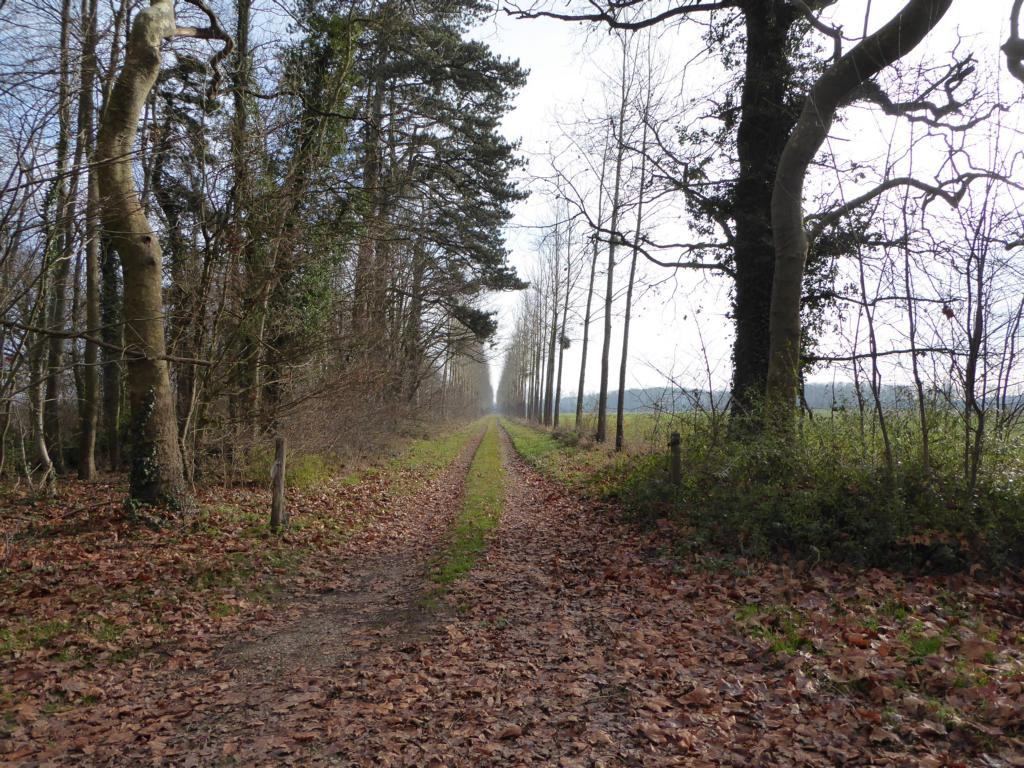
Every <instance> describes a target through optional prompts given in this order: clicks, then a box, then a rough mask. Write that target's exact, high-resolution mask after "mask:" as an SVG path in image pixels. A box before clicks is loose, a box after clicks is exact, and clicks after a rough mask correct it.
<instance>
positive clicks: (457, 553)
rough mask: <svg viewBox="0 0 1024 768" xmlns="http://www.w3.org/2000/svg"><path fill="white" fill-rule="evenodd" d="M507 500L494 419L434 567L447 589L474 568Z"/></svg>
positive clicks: (441, 587)
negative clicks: (453, 522) (445, 543)
mask: <svg viewBox="0 0 1024 768" xmlns="http://www.w3.org/2000/svg"><path fill="white" fill-rule="evenodd" d="M504 500H505V469H504V467H503V466H502V461H501V447H500V445H499V443H498V427H497V421H496V420H494V419H492V420H491V421H490V423H488V425H487V432H486V433H485V434H484V437H483V440H482V441H481V442H480V445H479V447H478V448H477V450H476V455H475V456H474V457H473V462H472V464H470V467H469V474H468V475H467V476H466V481H465V485H464V487H463V496H462V507H461V509H460V510H459V512H458V514H457V515H456V517H455V524H454V526H453V527H452V530H451V532H450V533H449V535H448V542H447V545H446V546H445V548H444V550H442V551H441V552H440V553H438V555H437V557H436V558H435V559H434V562H433V564H432V567H431V579H432V580H433V581H434V583H436V584H437V585H438V590H437V591H436V592H435V593H434V594H433V595H431V597H436V596H437V593H439V592H443V591H444V590H445V588H446V587H448V585H450V584H451V583H452V582H454V581H455V580H456V579H458V578H459V577H460V576H462V575H463V574H465V573H467V572H468V571H469V570H470V569H472V567H473V564H474V563H475V562H476V558H477V557H478V556H479V554H480V553H481V552H483V550H484V548H485V547H486V546H487V535H488V534H489V533H490V532H491V531H492V530H494V529H495V528H496V527H497V525H498V523H499V522H500V520H501V511H502V506H503V504H504Z"/></svg>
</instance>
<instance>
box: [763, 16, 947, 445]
mask: <svg viewBox="0 0 1024 768" xmlns="http://www.w3.org/2000/svg"><path fill="white" fill-rule="evenodd" d="M951 4H952V0H910V1H909V2H908V3H907V4H906V5H905V6H904V8H903V10H901V11H900V12H899V13H898V14H896V16H894V17H893V18H892V19H891V20H890V21H889V22H888V23H887V24H885V25H884V26H883V27H882V28H881V29H879V30H878V31H876V32H874V33H873V34H871V35H869V36H868V37H866V38H865V39H864V40H862V41H861V42H860V43H859V44H858V45H857V46H856V47H854V48H853V49H852V50H851V51H850V52H849V53H847V54H846V55H845V56H843V57H842V58H840V59H839V60H838V61H836V62H835V63H833V64H832V65H831V66H830V67H829V68H828V69H827V70H825V72H824V73H823V74H822V75H821V76H820V77H819V78H818V80H817V81H816V82H815V83H814V85H813V86H812V88H811V91H810V93H809V94H808V96H807V100H806V101H805V102H804V106H803V110H802V111H801V113H800V117H799V119H798V120H797V123H796V126H795V127H794V129H793V132H792V133H791V134H790V136H789V139H788V140H787V142H786V147H785V149H784V150H783V152H782V157H781V159H780V160H779V167H778V171H777V173H776V177H775V187H774V189H773V191H772V207H771V210H772V237H773V241H774V243H775V276H774V280H773V283H772V303H771V316H770V325H769V333H770V344H769V353H768V355H769V358H768V381H767V389H766V406H767V408H768V409H769V413H768V419H769V424H770V426H771V427H772V428H773V429H775V430H777V431H781V432H789V431H790V430H791V429H792V426H793V416H794V412H793V406H794V403H795V402H796V395H797V388H798V386H799V371H800V331H801V328H800V299H801V293H802V288H803V276H804V265H805V264H806V260H807V249H808V239H807V231H806V229H805V227H804V218H803V188H804V180H805V178H806V176H807V169H808V167H809V166H810V164H811V162H812V161H813V160H814V156H815V155H816V154H817V152H818V150H819V149H820V148H821V145H822V144H823V143H824V141H825V139H826V138H827V137H828V132H829V129H830V128H831V126H832V121H833V120H834V119H835V114H836V111H837V110H838V109H839V107H840V106H841V105H842V104H843V103H845V102H846V101H848V100H849V99H850V98H851V96H852V95H853V94H854V92H855V91H856V90H857V88H858V87H860V86H861V85H863V84H864V83H865V82H867V81H868V80H870V79H871V78H872V77H874V76H875V75H876V74H878V73H879V72H880V71H882V70H883V69H884V68H885V67H887V66H889V65H891V64H892V63H893V62H895V61H897V60H899V59H900V58H902V57H903V56H905V55H906V54H907V53H909V52H910V51H911V50H913V49H914V48H915V47H916V46H917V45H918V43H920V42H921V41H922V40H923V39H924V38H925V36H926V35H927V34H928V32H929V31H931V29H932V28H933V27H934V26H935V25H936V24H937V23H938V22H939V20H940V19H941V18H942V17H943V15H944V14H945V13H946V11H947V10H949V6H950V5H951Z"/></svg>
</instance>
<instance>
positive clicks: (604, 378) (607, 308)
mask: <svg viewBox="0 0 1024 768" xmlns="http://www.w3.org/2000/svg"><path fill="white" fill-rule="evenodd" d="M623 57H625V51H623ZM622 78H623V79H622V101H621V104H620V107H619V124H618V129H617V130H618V132H619V133H618V137H617V141H616V144H617V147H616V150H615V152H616V154H615V185H614V186H613V187H612V212H611V222H610V224H609V229H610V230H611V235H610V237H609V239H610V241H611V242H609V243H608V279H607V281H606V284H605V293H604V339H603V341H602V345H601V386H600V389H599V390H598V394H597V434H595V435H594V439H595V440H596V441H597V442H599V443H603V442H604V441H605V438H606V437H607V435H608V358H609V352H610V350H611V343H612V300H613V299H614V291H615V278H614V273H615V246H616V237H617V234H616V233H617V232H618V227H619V213H620V211H619V205H620V199H619V195H620V191H621V190H620V186H621V182H622V161H623V158H624V156H625V154H626V141H625V137H624V136H623V127H624V126H625V123H626V73H625V66H623V73H622ZM619 399H620V400H621V399H622V393H621V392H619Z"/></svg>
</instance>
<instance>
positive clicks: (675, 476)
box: [668, 432, 683, 485]
mask: <svg viewBox="0 0 1024 768" xmlns="http://www.w3.org/2000/svg"><path fill="white" fill-rule="evenodd" d="M681 442H682V438H680V437H679V433H678V432H673V433H672V436H671V437H670V438H669V440H668V447H669V449H670V450H671V451H672V463H671V465H670V466H669V480H670V481H671V482H672V485H679V484H681V483H682V482H683V459H682V456H681V455H680V450H679V446H680V443H681Z"/></svg>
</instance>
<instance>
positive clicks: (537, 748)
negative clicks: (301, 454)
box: [0, 463, 1024, 768]
mask: <svg viewBox="0 0 1024 768" xmlns="http://www.w3.org/2000/svg"><path fill="white" fill-rule="evenodd" d="M509 477H510V490H509V498H508V500H507V503H506V510H505V516H504V519H503V521H502V525H501V527H500V528H499V529H498V530H497V531H496V532H495V534H494V538H493V541H492V543H491V545H490V548H489V550H488V551H487V553H486V555H485V556H482V557H481V558H480V559H479V561H478V562H477V565H476V567H475V568H474V569H473V570H472V571H471V572H469V573H468V574H466V575H465V577H464V578H462V579H461V580H459V581H458V582H456V583H455V584H454V585H453V586H452V588H451V592H450V594H449V595H448V597H447V598H446V601H445V603H444V605H442V606H440V607H439V608H438V610H437V611H436V613H430V612H429V611H424V610H421V609H419V608H418V607H417V602H416V601H417V595H418V593H417V586H419V587H420V588H422V587H423V585H424V582H425V575H426V573H427V568H426V567H425V565H424V567H423V568H422V569H421V571H416V568H415V567H414V566H415V565H416V563H417V562H419V560H420V559H422V561H423V563H426V562H427V560H428V559H429V551H428V550H429V547H430V539H429V535H428V529H430V526H424V525H423V524H422V522H423V519H426V518H429V519H431V520H435V518H436V519H437V520H440V519H442V518H443V517H444V515H446V514H447V515H448V516H449V517H450V512H451V511H452V510H447V511H445V510H444V509H438V508H437V505H438V504H440V503H441V501H440V500H441V499H448V500H449V501H446V502H444V503H450V497H451V494H450V493H449V494H448V495H445V494H440V493H438V492H436V489H435V490H432V491H430V492H429V493H427V492H425V493H424V494H423V495H422V496H421V497H418V498H417V504H418V506H416V505H413V507H412V508H411V509H410V510H408V514H409V515H413V514H415V515H417V516H418V517H416V518H415V519H414V518H413V517H409V518H408V519H406V518H403V517H401V516H399V517H397V518H396V517H395V514H396V513H395V511H394V509H393V505H392V504H390V500H389V495H388V494H389V488H388V487H387V483H386V481H385V480H383V479H380V480H371V481H370V483H369V485H366V486H356V487H355V490H353V491H351V493H352V494H353V495H351V496H348V495H346V494H345V493H338V494H333V492H332V494H327V495H324V496H322V497H316V496H314V498H313V500H312V501H311V502H310V503H311V504H314V505H319V506H315V509H317V510H319V511H318V513H317V514H318V516H321V517H322V518H324V519H327V520H331V521H332V525H334V524H336V525H337V526H338V530H340V531H343V532H345V535H348V534H350V533H351V532H352V530H353V527H354V526H362V530H363V533H361V534H360V537H358V538H357V539H355V540H353V541H352V542H349V543H348V544H347V545H346V544H343V543H340V539H341V538H344V536H341V537H338V536H336V535H335V533H333V532H332V531H331V530H330V529H328V528H327V527H326V526H325V527H324V528H318V527H316V526H313V525H311V526H309V527H301V526H300V527H299V529H298V530H295V531H292V532H290V533H289V534H287V535H288V536H289V537H294V539H292V541H293V542H294V543H295V544H299V543H300V542H301V544H302V546H305V547H308V555H309V558H308V559H305V560H303V561H302V562H298V563H292V562H289V561H288V559H287V557H285V556H284V555H285V553H283V552H280V551H270V550H267V549H265V548H264V546H263V544H262V543H260V540H259V539H258V537H257V538H256V539H255V543H254V542H253V541H252V540H251V539H252V538H253V537H252V536H251V535H250V534H251V531H249V533H246V531H247V530H248V529H249V523H248V522H246V520H245V518H244V517H241V518H239V519H238V520H237V521H236V522H231V520H232V519H234V518H232V517H231V515H232V514H234V515H237V512H232V513H230V514H229V512H228V511H227V510H225V511H224V512H223V514H220V513H218V515H217V516H216V517H213V518H210V519H209V520H208V521H207V523H208V524H209V525H210V526H211V527H219V528H222V529H223V530H221V531H220V532H219V533H218V534H217V537H216V538H215V539H212V541H214V542H216V543H215V544H211V543H210V541H209V540H206V539H204V536H208V535H209V532H195V533H194V535H193V536H189V537H181V538H177V539H173V540H170V539H168V538H167V537H166V536H164V537H162V536H161V535H158V534H153V535H150V534H148V533H142V534H138V533H134V532H131V531H127V530H122V529H118V528H117V526H116V525H114V523H113V518H112V517H110V516H109V512H110V511H109V510H108V511H107V512H104V511H103V508H97V509H96V510H95V511H94V512H91V513H90V514H91V515H95V516H96V517H95V519H90V520H91V521H89V522H87V524H86V525H84V526H82V527H81V528H79V529H76V530H74V531H72V530H69V529H67V528H66V527H60V526H65V525H66V522H64V521H63V518H62V520H61V521H58V522H57V523H55V525H57V526H58V529H57V535H56V536H54V537H52V540H51V542H50V543H52V544H54V545H55V550H54V551H55V552H57V553H58V555H59V556H57V557H55V558H54V560H53V561H50V560H48V559H47V558H46V557H44V556H43V555H42V552H43V549H42V548H41V547H40V549H39V550H38V551H35V550H26V549H25V548H23V549H22V550H21V554H20V555H19V554H16V555H15V559H17V560H18V561H19V563H20V562H22V561H24V562H27V563H29V565H27V566H22V565H18V566H17V571H16V572H12V576H14V577H15V579H14V581H17V588H14V587H11V586H10V585H9V584H8V583H4V584H0V590H8V589H10V590H12V591H10V592H6V591H4V592H3V594H4V596H5V597H6V596H15V597H16V599H17V600H18V611H20V612H21V613H19V614H17V615H18V619H17V620H18V621H21V620H23V619H24V618H26V617H27V618H29V619H31V622H32V623H31V627H33V628H34V629H32V630H31V631H29V630H28V629H26V630H25V632H23V633H22V635H19V637H22V636H23V637H24V638H25V639H24V642H22V643H21V645H20V646H19V648H18V649H17V650H16V651H14V652H13V653H12V655H11V658H10V659H9V660H8V661H7V662H5V665H4V667H3V668H2V670H0V672H2V674H3V678H4V685H5V691H11V692H13V694H14V697H15V700H16V701H15V703H14V705H13V706H12V707H10V709H11V710H12V717H13V723H12V724H11V725H10V727H9V728H8V730H7V732H6V733H5V734H4V735H3V739H4V740H3V741H2V742H0V755H2V758H3V759H6V760H9V761H12V762H14V761H20V762H21V763H23V764H25V765H32V764H43V763H47V762H48V763H49V764H54V765H57V764H67V765H71V764H74V765H91V764H110V765H139V764H147V763H153V764H174V765H196V766H204V765H212V764H219V763H221V762H224V763H226V764H232V763H234V764H243V765H289V764H294V765H303V766H307V765H309V766H314V765H324V764H345V765H350V764H351V765H375V766H377V765H379V766H411V765H415V766H432V765H436V766H442V765H444V766H452V765H467V766H469V765H472V766H475V765H481V766H483V765H545V766H548V765H558V766H577V765H578V766H588V767H590V766H609V767H610V766H624V765H643V766H663V765H664V766H667V765H687V766H696V767H700V766H725V765H738V766H753V765H757V766H761V765H764V766H792V765H807V766H834V765H893V766H906V767H907V768H909V767H910V766H936V767H937V766H944V767H947V766H948V767H952V766H957V765H965V766H966V765H988V766H997V765H998V766H1015V765H1024V757H1022V755H1024V743H1022V741H1021V727H1020V724H1021V722H1024V693H1022V690H1024V665H1022V652H1024V640H1022V639H1021V638H1022V637H1024V632H1022V621H1024V620H1022V616H1024V602H1022V595H1021V590H1020V584H1019V583H1014V584H1009V583H1006V584H999V585H992V584H985V583H982V582H977V581H975V580H973V579H966V580H963V579H962V580H960V581H959V582H958V583H957V584H955V585H951V584H949V583H946V582H942V581H931V580H926V579H921V580H917V581H910V580H907V579H904V578H903V577H900V576H898V575H894V574H890V573H885V572H881V571H871V572H868V573H856V572H853V571H846V570H836V569H826V568H822V567H817V568H814V569H813V570H811V571H810V572H795V571H793V570H791V569H789V568H787V567H785V566H783V565H773V564H761V563H756V564H755V563H746V562H735V561H734V562H732V563H729V564H727V565H728V567H719V566H715V565H710V564H709V562H708V561H705V560H702V559H701V558H700V557H696V558H693V559H690V560H686V561H679V560H677V559H675V558H674V557H672V556H670V555H668V554H662V552H661V546H662V544H663V543H664V537H665V536H668V535H670V534H671V533H672V532H671V531H670V530H668V529H669V528H670V526H667V525H663V526H661V527H660V528H656V529H655V530H653V531H651V532H647V533H638V532H636V531H634V530H631V529H629V528H626V527H623V526H621V525H618V524H616V523H614V522H613V516H612V515H611V514H610V513H609V510H607V509H606V508H599V507H596V506H594V505H592V504H583V503H581V502H580V501H579V500H578V499H575V498H573V497H571V496H569V495H567V494H566V493H564V492H562V491H561V490H560V488H559V487H558V486H556V485H554V484H552V483H550V482H548V481H546V480H544V479H542V478H540V477H539V476H537V475H536V474H535V473H533V472H531V471H529V470H527V469H525V468H524V467H523V466H521V465H519V464H517V463H516V464H514V465H513V467H511V468H510V470H509ZM245 493H246V492H244V491H238V492H232V493H231V494H227V495H223V496H220V497H218V498H217V500H216V502H215V503H217V504H224V505H234V507H235V508H236V509H240V510H242V511H244V510H245V509H247V504H249V503H250V502H247V501H246V495H245ZM211 503H214V501H213V500H212V499H211ZM293 506H294V505H293ZM300 506H301V505H300ZM452 506H454V505H452ZM37 511H38V510H37ZM62 514H63V513H62ZM403 514H404V513H403ZM104 515H108V517H104ZM332 515H333V517H332ZM389 516H390V517H389ZM311 517H312V515H311ZM297 519H298V520H299V521H301V520H302V514H301V512H300V513H299V514H298V515H297ZM69 520H70V518H69ZM417 520H419V522H420V523H421V524H419V525H417V524H416V521H417ZM83 522H85V521H83ZM435 522H436V521H435ZM431 525H434V523H432V524H431ZM112 533H116V537H115V536H114V535H112ZM353 542H354V543H353ZM382 553H385V554H382ZM374 554H376V555H377V556H379V557H381V558H382V559H381V560H380V562H379V563H378V564H377V565H376V566H374V568H372V569H371V568H369V567H368V566H367V565H366V558H367V557H371V556H373V555H374ZM54 562H57V563H59V566H56V565H53V563H54ZM240 564H243V565H244V566H245V568H246V571H247V572H248V573H251V574H252V575H253V577H254V578H252V579H249V580H247V581H244V582H232V583H223V582H224V581H225V580H229V579H228V577H229V575H230V574H232V573H236V572H237V570H238V566H239V565H240ZM196 574H199V575H201V578H199V577H197V576H196ZM203 574H205V575H203ZM267 574H278V575H281V574H286V575H287V576H288V578H287V580H286V581H287V586H286V588H287V589H288V592H287V594H288V595H289V596H290V597H289V602H287V603H286V605H287V610H282V609H281V608H280V606H281V604H280V603H272V602H271V603H268V602H267V600H266V599H265V598H263V597H260V596H257V595H252V594H250V593H249V592H248V591H247V590H248V589H250V588H251V587H252V586H253V585H254V584H258V583H259V582H260V581H261V580H262V579H264V578H266V575H267ZM417 574H418V575H417ZM188 575H191V578H192V580H191V581H190V580H189V576H188ZM12 583H13V581H12ZM90 584H92V585H93V587H92V591H91V592H90V591H88V590H86V589H85V588H86V587H88V586H89V585H90ZM183 585H184V586H183ZM83 590H85V591H83ZM194 593H198V594H201V595H202V597H203V599H198V598H197V597H196V595H195V594H194ZM28 595H32V597H28ZM83 595H84V599H83V603H82V605H81V607H80V608H78V609H73V608H72V606H71V596H74V599H79V598H81V597H82V596H83ZM271 606H278V609H277V610H271ZM332 606H333V607H332ZM328 609H329V610H328ZM4 610H7V609H6V607H5V609H4ZM331 611H334V613H331ZM14 615H15V612H14V611H9V612H8V613H0V618H2V620H3V621H4V622H5V625H4V626H11V625H12V622H13V621H14V618H13V617H14ZM51 619H59V620H61V621H63V622H64V624H52V625H50V626H49V627H46V628H44V627H43V622H44V621H46V620H51ZM65 624H66V626H65ZM19 626H20V625H19ZM26 626H28V625H26ZM44 629H45V631H44ZM33 633H34V634H33ZM32 638H36V639H38V640H39V641H40V642H38V643H34V642H29V641H30V640H31V639H32ZM243 641H248V643H247V644H246V643H243ZM239 644H243V645H244V646H245V648H249V649H251V654H249V655H247V654H248V653H249V652H248V651H246V652H242V651H239V650H238V647H237V646H238V645H239ZM72 647H73V648H75V649H79V650H76V651H75V653H81V654H83V656H82V657H74V654H71V653H70V652H69V649H70V648H72ZM126 648H131V649H137V650H138V654H137V655H135V656H133V657H131V658H124V659H120V660H117V661H115V658H114V657H115V656H116V655H118V654H119V653H120V654H123V652H124V650H125V649H126ZM85 654H87V658H88V663H86V662H85V658H86V657H85ZM64 657H67V658H64ZM76 658H77V660H76ZM36 691H38V693H36ZM2 695H4V694H3V693H0V696H2Z"/></svg>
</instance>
